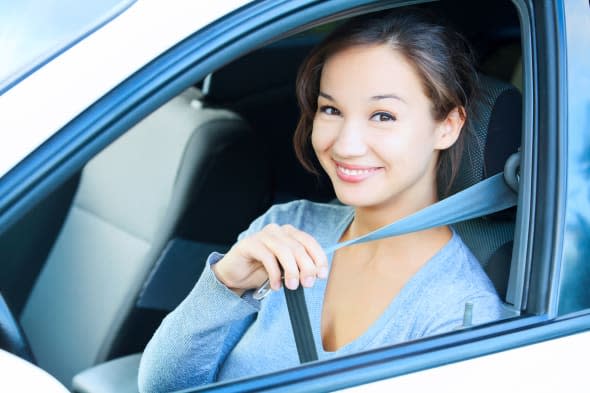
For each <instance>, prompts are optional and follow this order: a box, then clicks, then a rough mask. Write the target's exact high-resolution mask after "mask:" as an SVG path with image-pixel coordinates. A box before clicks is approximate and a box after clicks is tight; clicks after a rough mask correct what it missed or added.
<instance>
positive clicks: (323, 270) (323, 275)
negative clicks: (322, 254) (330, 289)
mask: <svg viewBox="0 0 590 393" xmlns="http://www.w3.org/2000/svg"><path fill="white" fill-rule="evenodd" d="M318 277H319V278H322V279H326V278H328V267H327V266H322V267H321V268H320V271H319V272H318Z"/></svg>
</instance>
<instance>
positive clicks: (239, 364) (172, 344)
mask: <svg viewBox="0 0 590 393" xmlns="http://www.w3.org/2000/svg"><path fill="white" fill-rule="evenodd" d="M353 214H354V210H353V209H352V208H351V207H348V206H339V205H330V204H319V203H313V202H309V201H296V202H290V203H287V204H282V205H275V206H273V207H272V208H271V209H270V210H269V211H268V212H267V213H265V214H264V215H263V216H261V217H259V218H258V219H256V220H255V221H254V222H253V223H252V224H251V225H250V228H248V230H247V231H245V232H244V233H242V234H241V235H240V237H239V239H241V238H243V237H244V236H247V235H249V234H251V233H255V232H257V231H260V230H261V229H262V228H263V227H264V226H265V225H267V224H269V223H277V224H287V223H289V224H291V225H293V226H295V227H297V228H299V229H301V230H303V231H306V232H308V233H309V234H311V235H312V236H314V237H315V239H316V240H317V241H318V242H319V243H320V245H321V246H322V247H327V246H330V245H333V244H334V243H336V242H337V241H338V239H339V238H340V236H341V235H342V233H343V231H344V230H345V229H346V227H347V226H348V225H349V224H350V222H351V221H352V218H353ZM221 257H222V255H221V254H218V253H213V254H211V255H210V256H209V259H208V262H209V263H207V264H206V267H205V270H204V271H203V274H202V275H201V277H200V278H199V280H198V282H197V284H196V285H195V287H194V288H193V290H192V291H191V293H190V294H189V295H188V296H187V297H186V299H184V301H183V302H182V303H181V304H180V305H179V306H178V307H177V308H176V309H175V310H174V311H172V312H171V313H170V314H169V315H168V316H167V317H166V318H165V319H164V321H163V322H162V324H161V326H160V327H159V328H158V330H157V331H156V333H155V334H154V336H153V338H152V339H151V341H150V342H149V343H148V345H147V347H146V349H145V352H144V353H143V356H142V359H141V364H140V369H139V381H138V382H139V387H140V391H141V392H163V391H170V390H177V389H182V388H186V387H190V386H196V385H201V384H206V383H211V382H215V381H221V380H227V379H231V378H238V377H245V376H251V375H255V374H261V373H268V372H271V371H276V370H280V369H284V368H288V367H294V366H297V365H298V364H299V360H298V356H297V350H296V347H295V341H294V339H293V333H292V330H291V325H290V322H289V316H288V312H287V306H286V303H285V299H284V294H283V291H282V290H280V291H277V292H271V294H270V295H269V296H267V297H266V298H265V299H263V300H262V301H260V302H259V301H256V300H254V299H253V298H252V291H249V292H246V293H245V294H244V295H243V296H242V297H238V296H237V295H235V294H234V293H233V292H232V291H230V290H229V289H228V288H226V287H225V286H224V285H223V284H221V283H220V282H219V281H218V280H217V279H216V277H215V275H214V274H213V272H212V271H211V269H210V264H213V263H215V262H217V261H218V260H219V259H221ZM328 259H329V260H331V255H328ZM325 289H326V281H324V280H318V281H316V284H315V285H314V287H313V288H306V289H305V296H306V302H307V308H308V310H309V316H310V320H311V325H312V330H313V335H314V339H315V344H316V348H317V349H318V356H319V359H320V360H323V359H329V358H332V357H335V356H342V355H346V354H351V353H355V352H359V351H364V350H368V349H372V348H377V347H381V346H386V345H393V344H397V343H401V342H405V341H408V340H415V339H418V338H421V337H425V336H429V335H433V334H439V333H444V332H448V331H451V330H453V329H456V328H458V327H460V326H461V325H462V321H463V314H464V308H465V303H466V302H471V303H473V323H474V324H478V323H484V322H489V321H493V320H496V319H499V318H500V317H501V315H502V314H501V313H502V304H501V301H500V299H499V298H498V296H497V295H496V293H495V291H494V288H493V285H492V284H491V282H490V280H489V279H488V277H487V276H486V274H485V273H484V272H483V270H482V269H481V266H480V264H479V263H478V261H477V260H476V259H475V257H474V256H473V255H472V254H471V252H470V251H469V250H468V248H467V247H466V246H465V244H464V243H463V241H462V240H461V238H460V237H459V235H458V234H457V233H455V232H453V237H452V239H451V240H450V241H449V242H448V243H447V244H446V245H445V246H444V247H443V248H442V249H441V250H440V251H439V252H438V253H437V254H436V255H435V256H434V257H432V259H430V260H429V261H428V262H427V263H426V264H425V265H424V266H423V267H422V268H421V269H420V270H419V271H418V272H417V273H416V274H415V275H414V276H413V277H412V278H411V279H410V280H409V281H408V282H407V283H406V285H405V286H404V287H403V288H402V290H401V291H400V292H399V294H398V295H397V296H396V298H395V299H394V300H393V301H392V302H391V303H390V304H389V306H388V307H387V309H386V310H385V311H384V312H383V314H382V315H381V316H380V317H379V318H378V319H377V321H375V322H374V323H373V324H372V325H371V326H370V327H369V329H368V330H367V331H365V333H363V334H362V335H361V336H360V337H358V338H357V339H355V340H354V341H353V342H351V343H349V344H347V345H345V346H343V347H341V348H340V349H339V350H338V351H336V352H327V351H324V350H323V347H322V341H321V334H320V318H321V311H322V303H323V299H324V293H325Z"/></svg>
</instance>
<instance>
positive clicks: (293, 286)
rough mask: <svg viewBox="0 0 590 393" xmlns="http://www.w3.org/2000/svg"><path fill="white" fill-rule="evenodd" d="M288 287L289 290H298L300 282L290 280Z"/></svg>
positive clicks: (293, 279)
mask: <svg viewBox="0 0 590 393" xmlns="http://www.w3.org/2000/svg"><path fill="white" fill-rule="evenodd" d="M286 285H287V288H289V289H297V287H298V286H299V280H298V279H296V278H289V279H288V280H287V283H286Z"/></svg>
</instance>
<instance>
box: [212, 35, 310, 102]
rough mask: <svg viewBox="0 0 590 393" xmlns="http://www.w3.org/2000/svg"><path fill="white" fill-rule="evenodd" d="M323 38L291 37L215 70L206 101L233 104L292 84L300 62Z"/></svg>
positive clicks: (290, 86)
mask: <svg viewBox="0 0 590 393" xmlns="http://www.w3.org/2000/svg"><path fill="white" fill-rule="evenodd" d="M319 39H320V38H319V37H317V36H316V35H310V36H305V37H300V38H290V39H288V40H285V41H282V42H277V43H275V44H271V45H268V46H266V47H264V48H261V49H259V50H257V51H254V52H252V53H250V54H248V55H246V56H244V57H242V58H240V59H238V60H236V61H234V62H232V63H230V64H228V65H226V66H225V67H223V68H221V69H219V70H218V71H216V72H214V73H213V74H211V80H210V83H209V86H208V89H207V93H206V101H207V102H210V103H213V104H219V105H229V104H234V103H235V101H239V100H244V99H248V98H249V97H250V96H252V95H256V94H265V93H266V92H268V91H269V90H272V89H275V88H279V87H283V86H288V87H289V88H292V86H293V85H294V83H295V76H296V75H297V70H298V69H299V66H300V65H301V63H302V62H303V60H304V59H305V56H307V53H308V52H309V51H310V50H311V48H313V47H314V46H315V45H316V44H317V42H318V41H319Z"/></svg>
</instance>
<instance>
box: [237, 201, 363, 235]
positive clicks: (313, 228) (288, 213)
mask: <svg viewBox="0 0 590 393" xmlns="http://www.w3.org/2000/svg"><path fill="white" fill-rule="evenodd" d="M353 214H354V210H353V208H351V207H350V206H345V205H341V204H336V203H320V202H313V201H309V200H306V199H300V200H295V201H291V202H287V203H280V204H275V205H273V206H271V207H270V208H269V209H268V210H267V211H266V213H264V214H263V215H262V216H260V217H259V218H258V219H256V220H255V221H254V222H253V223H252V225H251V226H250V229H249V230H248V231H259V230H261V229H262V228H264V227H265V226H266V225H268V224H271V223H272V224H277V225H287V224H289V225H293V226H294V227H296V228H298V229H300V230H302V231H305V232H308V233H311V234H314V233H321V232H326V231H328V230H330V229H332V230H333V229H334V228H336V227H338V226H339V224H340V223H342V222H343V221H344V220H347V219H348V218H349V217H351V216H352V215H353Z"/></svg>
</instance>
